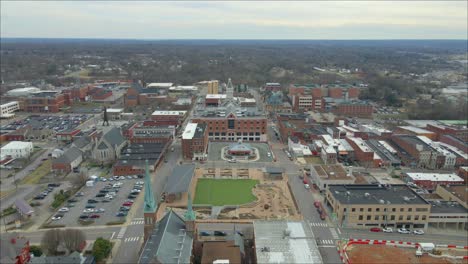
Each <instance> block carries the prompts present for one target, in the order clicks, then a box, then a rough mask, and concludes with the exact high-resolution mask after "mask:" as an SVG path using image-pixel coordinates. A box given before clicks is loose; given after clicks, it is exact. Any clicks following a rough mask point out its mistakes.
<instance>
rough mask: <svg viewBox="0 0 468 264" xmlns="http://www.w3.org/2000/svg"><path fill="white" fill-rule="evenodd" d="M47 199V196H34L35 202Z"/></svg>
mask: <svg viewBox="0 0 468 264" xmlns="http://www.w3.org/2000/svg"><path fill="white" fill-rule="evenodd" d="M45 197H46V196H45V195H42V194H39V195H36V196H34V200H43V199H44V198H45Z"/></svg>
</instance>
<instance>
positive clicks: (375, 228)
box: [370, 227, 382, 232]
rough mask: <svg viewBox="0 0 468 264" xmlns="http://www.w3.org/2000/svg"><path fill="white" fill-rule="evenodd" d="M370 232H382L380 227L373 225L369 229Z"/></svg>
mask: <svg viewBox="0 0 468 264" xmlns="http://www.w3.org/2000/svg"><path fill="white" fill-rule="evenodd" d="M370 231H371V232H382V229H381V228H380V227H373V228H371V229H370Z"/></svg>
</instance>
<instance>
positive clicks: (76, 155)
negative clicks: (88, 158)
mask: <svg viewBox="0 0 468 264" xmlns="http://www.w3.org/2000/svg"><path fill="white" fill-rule="evenodd" d="M81 162H83V153H82V152H81V150H79V149H78V148H76V147H71V148H69V149H67V150H66V151H65V152H64V153H63V154H62V155H61V156H60V157H58V158H56V159H54V160H53V161H52V170H54V171H56V172H61V173H68V172H71V171H72V170H73V169H74V168H78V166H79V165H80V164H81Z"/></svg>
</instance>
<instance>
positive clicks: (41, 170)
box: [20, 160, 52, 184]
mask: <svg viewBox="0 0 468 264" xmlns="http://www.w3.org/2000/svg"><path fill="white" fill-rule="evenodd" d="M51 168H52V166H51V161H50V160H46V161H44V163H42V164H41V166H39V167H37V169H36V170H34V171H33V172H31V174H29V175H28V176H26V177H24V178H23V180H21V181H20V184H37V183H38V182H39V181H40V180H41V178H42V177H44V176H46V175H47V174H48V173H49V172H50V170H51Z"/></svg>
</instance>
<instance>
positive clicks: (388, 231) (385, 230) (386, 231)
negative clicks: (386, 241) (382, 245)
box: [382, 227, 393, 233]
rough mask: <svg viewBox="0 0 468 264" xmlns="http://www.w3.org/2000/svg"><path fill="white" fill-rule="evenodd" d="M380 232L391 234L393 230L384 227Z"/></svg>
mask: <svg viewBox="0 0 468 264" xmlns="http://www.w3.org/2000/svg"><path fill="white" fill-rule="evenodd" d="M382 231H384V232H385V233H393V229H392V228H391V227H386V228H384V229H382Z"/></svg>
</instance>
